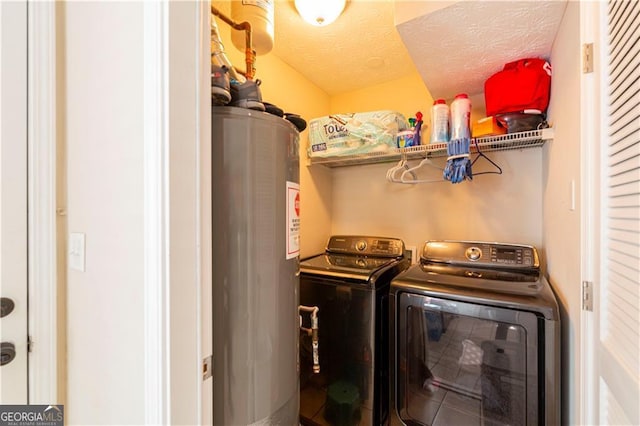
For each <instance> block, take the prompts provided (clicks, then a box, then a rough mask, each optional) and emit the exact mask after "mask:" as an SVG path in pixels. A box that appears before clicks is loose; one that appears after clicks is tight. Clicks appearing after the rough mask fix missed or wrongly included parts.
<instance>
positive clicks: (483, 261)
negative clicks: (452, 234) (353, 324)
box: [389, 241, 560, 426]
mask: <svg viewBox="0 0 640 426" xmlns="http://www.w3.org/2000/svg"><path fill="white" fill-rule="evenodd" d="M389 302H390V316H391V323H392V325H391V332H390V335H391V337H390V338H391V352H390V363H391V391H390V395H391V402H390V406H391V409H390V411H391V424H392V425H399V424H404V425H434V426H437V425H558V424H560V317H559V311H558V304H557V301H556V298H555V296H554V293H553V291H552V289H551V287H550V285H549V283H548V282H547V280H546V279H545V277H544V274H543V271H542V269H541V267H540V260H539V255H538V252H537V250H536V248H535V247H533V246H530V245H519V244H504V243H495V242H479V241H427V242H426V243H425V245H424V247H423V249H422V254H421V256H420V261H419V262H418V263H417V264H415V265H413V266H412V267H410V268H409V269H407V270H406V271H404V272H403V273H401V274H399V275H398V276H396V277H395V278H394V279H393V280H392V282H391V288H390V295H389Z"/></svg>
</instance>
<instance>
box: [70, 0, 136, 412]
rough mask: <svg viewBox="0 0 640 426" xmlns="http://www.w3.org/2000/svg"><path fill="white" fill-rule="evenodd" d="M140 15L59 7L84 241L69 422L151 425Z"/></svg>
mask: <svg viewBox="0 0 640 426" xmlns="http://www.w3.org/2000/svg"><path fill="white" fill-rule="evenodd" d="M142 12H143V5H142V3H140V2H138V3H136V2H132V3H104V2H94V3H84V2H67V3H64V4H63V5H61V9H60V13H61V14H60V16H59V18H60V20H59V25H60V31H61V32H60V33H59V34H60V36H61V37H60V38H61V39H60V43H61V44H59V46H58V49H59V51H58V54H59V56H58V57H59V59H60V60H62V61H63V62H64V65H63V66H62V68H63V73H62V75H60V76H59V77H60V86H61V87H60V88H59V94H60V95H61V96H62V97H63V98H64V107H63V110H62V111H59V112H58V115H59V117H60V120H62V122H61V123H60V124H61V125H62V126H63V128H64V133H65V136H66V137H65V138H64V140H63V141H61V142H62V143H63V144H64V145H65V147H66V154H67V155H66V174H67V179H66V181H67V185H68V186H67V201H68V204H67V212H68V216H67V220H68V231H69V232H80V233H84V234H86V266H85V268H86V270H85V271H84V272H80V271H76V270H69V272H68V279H67V324H68V328H67V364H68V370H67V371H68V377H67V378H68V380H67V401H66V406H65V411H66V419H67V422H68V423H69V424H141V423H144V405H143V396H144V393H143V391H144V386H143V385H144V369H143V354H144V350H143V349H144V348H143V342H144V333H143V332H144V327H143V326H144V322H143V309H142V307H143V306H144V304H143V302H144V300H143V298H144V294H143V262H142V253H143V198H144V197H143V173H142V170H143V169H142V164H143V145H142V140H143V123H142V120H141V117H142V115H143V103H142V87H143V79H144V75H143V72H142V70H143V62H142V54H141V53H142V51H143V49H142V46H143V38H142V31H141V30H140V26H141V24H142V18H143V14H142Z"/></svg>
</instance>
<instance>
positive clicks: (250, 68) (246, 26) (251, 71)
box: [211, 5, 256, 80]
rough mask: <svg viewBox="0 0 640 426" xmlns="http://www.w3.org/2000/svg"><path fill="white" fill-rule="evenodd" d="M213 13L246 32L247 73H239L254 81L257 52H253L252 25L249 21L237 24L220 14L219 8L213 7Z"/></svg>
mask: <svg viewBox="0 0 640 426" xmlns="http://www.w3.org/2000/svg"><path fill="white" fill-rule="evenodd" d="M211 13H213V14H214V15H215V16H217V17H219V18H220V19H222V20H223V21H224V22H225V23H227V24H229V26H230V27H231V28H233V29H234V30H239V31H244V32H245V49H244V57H245V63H246V64H247V65H246V66H247V69H246V71H244V72H242V71H238V72H240V74H242V75H244V76H245V77H246V78H247V80H252V79H253V76H254V75H255V74H256V67H255V63H256V52H255V51H254V50H253V38H252V35H251V23H250V22H248V21H244V22H240V23H237V22H235V21H233V20H232V19H231V18H229V17H227V16H226V15H225V14H223V13H222V12H220V11H219V10H218V8H216V7H215V6H213V5H212V6H211Z"/></svg>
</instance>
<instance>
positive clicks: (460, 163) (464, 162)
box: [443, 138, 473, 183]
mask: <svg viewBox="0 0 640 426" xmlns="http://www.w3.org/2000/svg"><path fill="white" fill-rule="evenodd" d="M470 145H471V140H470V139H469V138H462V139H452V140H451V141H449V143H448V144H447V154H448V155H449V159H447V164H446V165H445V167H444V172H443V177H444V179H445V180H448V181H450V182H451V183H460V182H462V181H464V180H465V179H469V180H471V179H473V173H472V171H471V160H470V159H469V157H468V156H466V157H459V158H451V157H454V156H457V155H462V154H469V153H470V151H469V146H470Z"/></svg>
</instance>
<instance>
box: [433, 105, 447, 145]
mask: <svg viewBox="0 0 640 426" xmlns="http://www.w3.org/2000/svg"><path fill="white" fill-rule="evenodd" d="M430 142H431V143H443V142H449V106H448V105H447V103H446V102H445V100H444V99H436V100H435V101H434V102H433V107H431V141H430Z"/></svg>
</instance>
